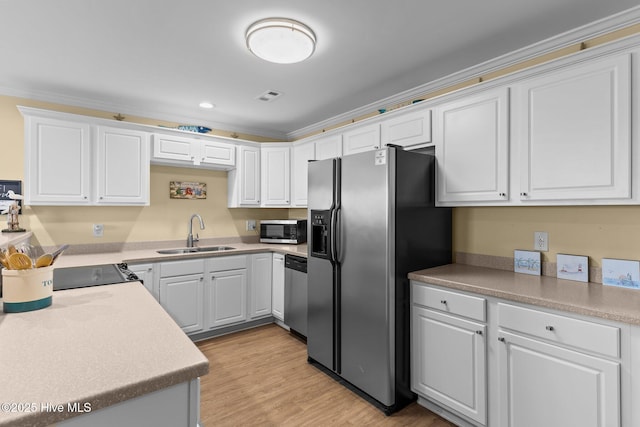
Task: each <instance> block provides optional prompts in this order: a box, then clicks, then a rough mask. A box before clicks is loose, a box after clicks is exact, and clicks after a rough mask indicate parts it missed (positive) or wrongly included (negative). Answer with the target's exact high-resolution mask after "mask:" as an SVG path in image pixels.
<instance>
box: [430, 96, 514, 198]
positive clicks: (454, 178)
mask: <svg viewBox="0 0 640 427" xmlns="http://www.w3.org/2000/svg"><path fill="white" fill-rule="evenodd" d="M508 119H509V110H508V89H507V88H500V89H495V90H491V91H487V92H484V93H481V94H478V95H474V96H469V97H465V98H462V99H459V100H455V101H452V102H449V103H446V104H444V105H441V106H440V107H438V108H436V110H435V121H436V127H435V144H436V158H437V159H438V175H437V178H436V181H437V193H438V195H437V200H438V202H440V203H446V202H480V201H506V200H507V199H508V184H509V181H508V179H509V176H508V171H509V167H508V161H509V123H508Z"/></svg>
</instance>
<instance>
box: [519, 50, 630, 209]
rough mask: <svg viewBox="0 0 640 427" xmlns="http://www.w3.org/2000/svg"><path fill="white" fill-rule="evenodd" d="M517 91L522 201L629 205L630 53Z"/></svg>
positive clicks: (558, 73) (574, 68)
mask: <svg viewBox="0 0 640 427" xmlns="http://www.w3.org/2000/svg"><path fill="white" fill-rule="evenodd" d="M514 88H515V93H514V95H515V98H514V125H515V126H514V128H515V129H514V130H515V131H514V135H515V137H516V140H517V141H518V145H519V147H518V148H519V154H520V159H519V160H520V164H519V166H520V194H519V196H520V199H521V200H522V201H528V200H531V201H541V200H551V201H558V200H562V201H564V200H567V201H571V200H573V201H576V200H580V199H584V200H589V199H610V200H612V201H614V200H615V199H629V198H631V196H632V195H631V55H630V54H626V55H622V56H617V57H613V58H607V59H604V60H597V61H593V62H585V63H581V64H578V65H575V66H571V67H568V68H566V69H563V70H561V71H555V72H550V73H547V74H544V75H541V76H540V77H536V78H532V79H529V80H525V81H522V82H521V83H518V84H517V85H515V86H514ZM574 203H575V202H574Z"/></svg>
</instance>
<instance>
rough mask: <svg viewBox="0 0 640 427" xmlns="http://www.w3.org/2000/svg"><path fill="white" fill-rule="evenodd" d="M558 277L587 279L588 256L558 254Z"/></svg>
mask: <svg viewBox="0 0 640 427" xmlns="http://www.w3.org/2000/svg"><path fill="white" fill-rule="evenodd" d="M557 264H558V279H567V280H575V281H578V282H588V281H589V257H586V256H581V255H565V254H558V257H557Z"/></svg>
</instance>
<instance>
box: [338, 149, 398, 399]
mask: <svg viewBox="0 0 640 427" xmlns="http://www.w3.org/2000/svg"><path fill="white" fill-rule="evenodd" d="M394 161H395V152H394V151H393V150H388V149H384V150H377V151H371V152H364V153H359V154H354V155H351V156H345V157H343V158H342V176H341V179H342V187H341V208H340V210H339V214H338V218H339V232H338V235H339V239H338V241H339V245H338V247H339V250H338V259H339V260H340V262H341V273H342V280H341V311H340V312H341V354H340V356H341V370H342V372H341V375H342V377H344V378H345V379H346V380H347V381H349V382H350V383H352V384H353V385H355V386H356V387H358V388H360V389H361V390H363V391H364V392H366V393H367V394H369V395H370V396H372V397H374V398H375V399H376V400H378V401H380V402H381V403H383V404H384V405H387V406H391V405H393V404H394V403H395V377H394V372H395V370H394V368H393V367H394V361H395V360H394V354H395V353H394V348H393V345H394V337H393V333H394V304H393V298H394V295H393V293H394V287H393V286H390V285H389V284H390V283H393V281H392V279H391V278H393V276H394V271H393V264H392V263H391V262H390V260H392V259H393V253H392V251H393V247H392V245H390V244H389V242H390V241H393V232H394V230H393V229H391V228H390V226H389V224H392V223H393V221H392V218H391V216H392V215H393V212H392V210H391V209H389V205H390V200H392V199H393V196H394V194H393V192H392V191H390V190H389V189H390V187H391V188H394V185H395V183H393V182H390V181H392V180H393V177H390V173H389V170H390V165H393V162H394ZM392 169H393V167H392Z"/></svg>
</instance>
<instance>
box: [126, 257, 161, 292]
mask: <svg viewBox="0 0 640 427" xmlns="http://www.w3.org/2000/svg"><path fill="white" fill-rule="evenodd" d="M129 270H131V272H132V273H134V274H135V275H136V276H138V279H140V281H141V282H142V284H143V285H144V287H145V288H147V290H148V291H149V292H150V293H151V295H153V297H154V298H155V299H156V300H157V299H158V291H157V289H155V286H154V283H155V281H154V274H153V272H154V268H153V264H130V265H129Z"/></svg>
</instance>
